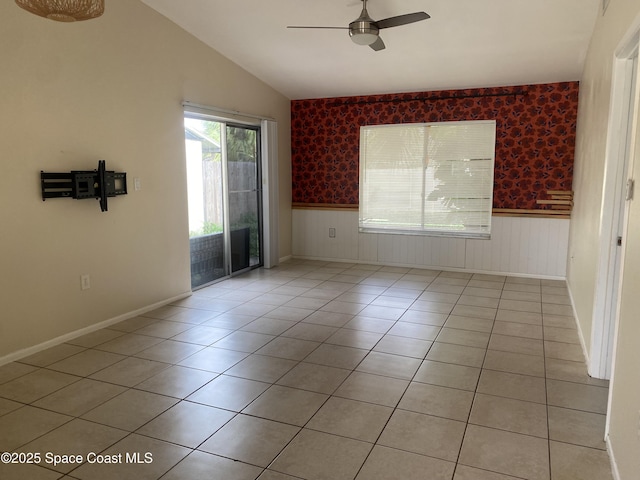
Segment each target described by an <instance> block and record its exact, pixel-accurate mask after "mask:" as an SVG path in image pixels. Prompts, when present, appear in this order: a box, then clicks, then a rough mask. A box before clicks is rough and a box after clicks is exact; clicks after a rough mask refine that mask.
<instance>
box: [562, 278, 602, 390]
mask: <svg viewBox="0 0 640 480" xmlns="http://www.w3.org/2000/svg"><path fill="white" fill-rule="evenodd" d="M567 291H568V292H569V300H570V301H571V311H573V320H574V321H575V323H576V328H577V329H578V339H579V340H580V346H581V347H582V356H583V357H584V360H585V362H586V363H587V373H588V374H589V376H590V377H593V378H597V377H595V376H594V375H592V372H591V371H589V366H590V365H591V362H590V359H589V350H588V349H587V343H586V342H585V340H584V334H583V333H582V326H581V325H580V321H579V319H578V312H577V311H576V304H575V302H574V301H573V293H571V286H570V285H569V282H567Z"/></svg>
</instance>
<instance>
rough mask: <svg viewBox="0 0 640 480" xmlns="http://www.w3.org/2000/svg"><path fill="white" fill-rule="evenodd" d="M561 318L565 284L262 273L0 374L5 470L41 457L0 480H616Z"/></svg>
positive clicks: (296, 268)
mask: <svg viewBox="0 0 640 480" xmlns="http://www.w3.org/2000/svg"><path fill="white" fill-rule="evenodd" d="M571 315H572V311H571V307H570V305H569V298H568V296H567V290H566V287H565V285H564V283H563V282H559V281H546V280H537V279H529V278H515V277H501V276H492V275H477V274H465V273H452V272H439V271H433V270H417V269H415V270H414V269H406V268H392V267H380V266H369V265H349V264H336V263H327V262H310V261H291V262H288V263H286V264H283V265H281V266H280V267H278V268H275V269H273V270H254V271H253V272H251V273H249V274H245V275H243V276H240V277H237V278H233V279H230V280H226V281H223V282H221V283H218V284H215V285H213V286H210V287H207V288H204V289H201V290H199V291H197V292H195V293H194V295H193V296H191V297H189V298H187V299H184V300H181V301H179V302H176V303H174V304H172V305H169V306H166V307H163V308H160V309H158V310H155V311H153V312H150V313H147V314H145V315H143V316H139V317H136V318H132V319H129V320H126V321H123V322H121V323H119V324H116V325H113V326H111V327H109V328H106V329H103V330H99V331H96V332H94V333H91V334H88V335H85V336H83V337H79V338H76V339H75V340H72V341H70V342H68V343H65V344H62V345H59V346H56V347H53V348H51V349H49V350H46V351H43V352H41V353H38V354H35V355H32V356H31V357H28V358H24V359H22V360H20V361H19V362H15V363H12V364H8V365H4V366H2V367H0V451H5V452H14V453H15V454H14V455H13V456H14V458H16V459H20V458H27V457H26V456H25V455H23V456H22V457H21V456H20V453H23V454H33V453H36V452H37V453H40V454H41V459H40V462H39V464H38V465H34V464H27V465H17V464H0V478H2V479H4V480H13V479H21V480H22V479H25V478H29V479H34V480H38V479H59V478H65V479H72V478H73V479H81V480H101V479H136V480H145V479H158V478H162V479H163V480H170V479H180V480H185V479H201V478H207V479H224V480H245V479H246V480H252V479H256V478H259V479H261V480H286V479H296V478H297V479H300V478H302V479H310V480H315V479H330V480H343V479H344V480H347V479H357V480H365V479H367V480H376V479H380V480H389V479H402V480H412V479H430V480H451V479H453V480H509V479H531V480H591V479H593V480H607V479H610V478H611V473H610V469H609V460H608V456H607V453H606V450H605V444H604V442H603V440H602V439H603V431H604V422H605V416H604V414H605V411H606V401H607V383H606V382H603V381H599V380H594V379H591V378H589V377H588V376H587V375H586V370H585V366H584V364H583V357H582V351H581V348H580V345H579V343H578V336H577V331H576V330H575V325H574V320H573V318H572V317H571ZM54 454H57V455H68V456H70V455H80V456H81V458H79V459H78V458H77V457H75V458H74V457H71V458H69V457H68V458H64V457H63V458H61V459H60V462H59V463H58V464H55V463H54V462H53V460H54V458H55V457H53V456H52V455H54ZM96 454H99V455H96ZM47 455H48V456H47ZM119 455H122V457H120V456H119ZM32 459H33V457H32ZM109 460H110V461H111V462H112V463H107V462H108V461H109ZM145 462H148V463H145Z"/></svg>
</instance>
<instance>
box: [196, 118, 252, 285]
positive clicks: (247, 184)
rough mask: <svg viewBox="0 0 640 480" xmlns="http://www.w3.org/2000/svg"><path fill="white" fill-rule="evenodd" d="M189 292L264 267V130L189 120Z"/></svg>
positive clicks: (210, 120)
mask: <svg viewBox="0 0 640 480" xmlns="http://www.w3.org/2000/svg"><path fill="white" fill-rule="evenodd" d="M185 141H186V153H187V155H186V161H187V183H188V185H187V188H188V197H189V239H190V248H191V287H192V288H198V287H201V286H203V285H206V284H208V283H211V282H213V281H215V280H217V279H219V278H222V277H225V276H227V275H230V274H233V273H238V272H242V271H244V270H246V269H249V268H253V267H258V266H260V265H262V204H261V198H262V189H261V187H262V180H261V171H260V166H261V161H260V128H259V127H258V126H247V125H238V124H232V123H228V122H225V121H220V120H217V119H216V120H213V119H209V118H205V117H200V116H191V115H187V116H185Z"/></svg>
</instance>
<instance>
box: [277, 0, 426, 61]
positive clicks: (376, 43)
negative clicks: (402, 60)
mask: <svg viewBox="0 0 640 480" xmlns="http://www.w3.org/2000/svg"><path fill="white" fill-rule="evenodd" d="M428 18H431V17H430V15H429V14H427V13H425V12H415V13H407V14H405V15H398V16H396V17H389V18H385V19H383V20H374V19H372V18H371V17H370V16H369V12H367V0H362V13H360V16H359V17H358V18H356V19H355V20H354V21H353V22H351V23H350V24H349V26H348V27H311V26H297V25H293V26H288V27H287V28H330V29H340V30H349V36H350V37H351V40H353V42H354V43H357V44H358V45H369V46H370V47H371V48H372V49H373V50H375V51H376V52H377V51H379V50H383V49H384V48H385V45H384V42H383V41H382V38H380V35H379V33H380V30H382V29H383V28H390V27H399V26H401V25H407V24H409V23H414V22H419V21H421V20H427V19H428Z"/></svg>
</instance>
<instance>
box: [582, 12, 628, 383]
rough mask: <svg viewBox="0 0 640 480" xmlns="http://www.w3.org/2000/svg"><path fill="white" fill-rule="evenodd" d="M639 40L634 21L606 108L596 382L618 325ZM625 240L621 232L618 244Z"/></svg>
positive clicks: (593, 362)
mask: <svg viewBox="0 0 640 480" xmlns="http://www.w3.org/2000/svg"><path fill="white" fill-rule="evenodd" d="M639 39H640V25H638V23H637V22H636V23H635V24H634V26H632V28H631V29H630V30H629V33H628V34H627V35H625V37H624V38H623V40H622V41H621V42H620V46H619V48H618V49H617V50H616V52H615V58H614V65H613V76H612V86H611V109H610V114H609V121H608V125H607V150H606V158H605V174H604V185H603V195H602V204H601V211H600V234H599V244H600V247H599V255H598V274H597V277H596V289H595V295H594V308H593V318H592V328H591V339H590V340H591V351H590V355H589V362H588V370H589V374H590V375H591V376H593V377H595V378H610V377H611V369H612V363H613V360H612V351H613V345H614V342H615V335H616V333H615V331H616V325H617V322H618V313H617V312H618V308H617V305H618V304H619V293H620V292H619V288H618V286H619V280H620V279H621V278H622V262H621V260H620V258H621V256H619V255H621V252H619V251H618V249H619V248H620V247H618V246H617V240H618V235H619V230H618V227H619V221H620V215H625V212H622V211H621V209H620V205H621V197H623V196H624V195H625V194H626V192H625V189H624V184H625V183H626V179H627V178H628V171H623V170H624V169H623V165H625V156H627V155H628V154H629V152H627V145H628V144H629V143H630V142H633V138H628V132H631V133H630V134H631V135H633V132H635V128H631V129H629V124H631V125H634V126H635V125H636V122H637V120H638V111H637V110H638V108H637V106H638V95H639V90H640V85H639V75H637V74H636V76H635V89H634V88H633V85H631V78H632V77H633V75H632V73H633V70H632V68H633V65H634V62H633V57H634V56H637V55H638V44H639ZM636 73H637V72H636ZM633 91H635V94H634V98H630V96H631V92H633ZM633 105H635V106H636V108H635V109H634V108H631V107H632V106H633ZM634 110H635V111H634ZM629 163H630V162H629ZM627 170H628V169H627ZM625 210H626V209H625ZM625 241H626V238H624V234H623V238H622V242H623V245H624V242H625ZM616 259H618V260H617V261H619V262H620V264H619V265H620V270H619V271H618V272H617V274H616V268H615V267H616Z"/></svg>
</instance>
